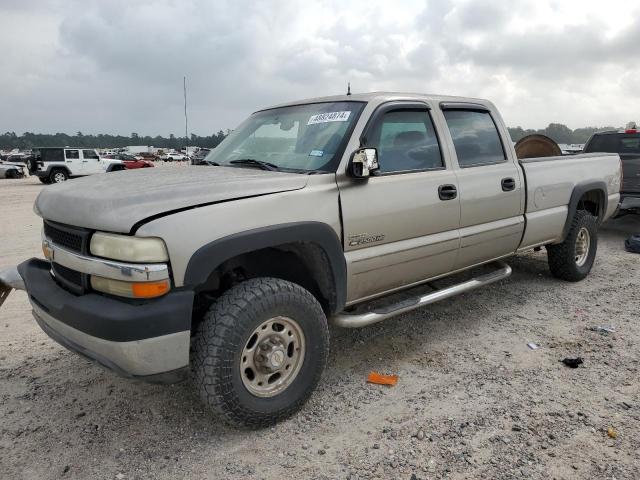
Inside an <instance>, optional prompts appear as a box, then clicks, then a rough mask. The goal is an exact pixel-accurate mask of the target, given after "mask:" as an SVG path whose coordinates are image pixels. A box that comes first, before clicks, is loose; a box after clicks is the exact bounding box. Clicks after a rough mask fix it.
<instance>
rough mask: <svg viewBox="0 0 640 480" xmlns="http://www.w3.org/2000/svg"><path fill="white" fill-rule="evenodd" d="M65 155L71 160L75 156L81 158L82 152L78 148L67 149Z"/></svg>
mask: <svg viewBox="0 0 640 480" xmlns="http://www.w3.org/2000/svg"><path fill="white" fill-rule="evenodd" d="M64 156H65V158H67V159H69V160H71V159H74V158H80V152H79V151H78V150H65V151H64Z"/></svg>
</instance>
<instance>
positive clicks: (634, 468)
mask: <svg viewBox="0 0 640 480" xmlns="http://www.w3.org/2000/svg"><path fill="white" fill-rule="evenodd" d="M41 188H43V187H42V185H41V184H40V183H39V182H38V181H37V180H35V179H27V180H15V181H12V180H2V181H0V205H1V207H0V208H1V209H0V268H3V267H6V266H9V265H12V264H15V263H16V262H19V261H21V260H23V259H26V258H27V257H30V256H34V255H38V254H39V251H40V245H39V244H40V225H41V223H40V220H39V219H38V218H37V217H36V215H35V214H34V213H33V211H32V204H33V201H34V199H35V197H36V195H37V194H38V192H39V191H40V189H41ZM45 188H47V187H45ZM633 232H640V220H639V219H638V218H631V217H627V218H623V219H619V220H616V221H615V222H611V223H609V224H608V225H606V226H605V227H604V228H603V229H602V231H601V236H600V245H599V253H598V258H597V261H596V265H595V267H594V271H593V272H592V274H591V276H590V277H589V278H588V279H587V280H585V281H583V282H581V283H577V284H569V283H563V282H560V281H558V280H555V279H553V278H552V277H551V276H550V275H549V273H548V270H547V265H546V256H545V254H544V252H539V253H532V254H528V255H521V256H518V257H516V258H514V259H513V260H512V261H511V262H510V263H511V265H512V266H513V268H514V275H513V276H512V277H511V278H510V279H509V280H508V281H504V282H502V283H499V284H496V285H493V286H491V287H488V288H487V289H484V290H478V291H475V292H472V293H469V294H465V295H463V296H461V297H458V298H455V299H451V300H448V301H444V302H442V303H439V304H436V305H434V306H432V307H430V308H428V309H425V310H421V311H418V312H416V313H412V314H408V315H404V316H402V317H399V318H397V319H394V320H390V321H387V322H385V323H382V324H379V325H376V326H373V327H369V328H366V329H362V330H357V331H346V330H339V329H332V331H331V334H332V348H331V356H330V359H329V364H328V368H327V371H326V372H325V375H324V377H323V380H322V382H321V385H320V388H319V389H318V391H317V392H316V394H315V395H314V396H313V398H312V400H311V401H310V402H309V403H308V404H307V406H306V407H305V408H304V409H303V410H302V412H301V413H300V414H298V415H297V416H295V417H293V418H291V419H290V420H288V421H286V422H284V423H282V424H279V425H277V426H275V427H273V428H270V429H267V430H263V431H259V432H248V431H238V430H233V429H230V428H227V427H225V426H223V425H221V423H220V422H219V421H218V420H217V419H216V418H214V417H213V416H211V415H210V414H209V413H208V412H206V411H205V410H204V409H203V408H202V406H201V405H200V403H199V401H198V399H197V398H196V397H195V395H194V394H193V393H192V392H191V390H190V388H189V385H188V383H185V384H179V385H173V386H154V385H146V384H143V383H138V382H134V381H130V380H125V379H121V378H119V377H116V376H115V375H113V374H111V373H110V372H107V371H105V370H103V369H101V368H100V367H98V366H95V365H93V364H91V363H89V362H88V361H86V360H84V359H82V358H80V357H78V356H77V355H75V354H72V353H70V352H68V351H66V350H65V349H63V348H62V347H60V346H58V345H57V344H56V343H54V342H53V341H52V340H50V339H49V338H48V337H47V336H46V335H45V334H44V333H43V332H42V331H41V330H40V329H39V328H38V326H37V325H36V323H35V321H34V320H33V319H32V317H31V314H30V309H29V304H28V301H27V297H26V295H25V293H24V292H18V293H14V294H12V296H11V297H10V298H9V300H8V301H7V303H6V304H5V306H4V307H3V308H2V309H1V310H0V329H1V330H0V331H1V332H2V334H1V335H0V418H1V419H2V423H1V425H0V478H3V479H5V478H6V479H18V478H22V479H35V478H38V479H48V478H65V479H66V478H77V479H89V478H99V479H114V478H117V479H135V478H141V479H146V478H160V479H175V478H195V479H227V478H229V479H240V478H255V479H280V478H296V479H307V478H309V479H334V478H351V479H355V478H360V479H362V478H393V479H396V478H399V479H407V480H409V479H432V478H451V479H457V478H497V479H502V478H534V479H538V478H539V479H548V478H558V479H560V478H564V479H572V478H580V479H592V478H597V479H599V478H608V479H613V478H616V479H637V478H640V457H639V454H638V452H639V451H640V381H639V380H638V373H639V368H640V363H639V359H640V351H639V346H640V319H639V316H638V312H639V311H640V292H639V289H638V285H639V284H640V256H638V255H634V254H629V253H626V252H625V251H624V249H623V240H624V238H626V237H627V236H628V235H629V234H630V233H633ZM596 325H611V326H613V327H615V333H612V334H602V333H597V332H594V331H591V330H589V327H592V326H596ZM529 342H535V343H537V344H539V345H540V348H539V349H538V350H531V349H529V348H528V347H527V343H529ZM567 356H581V357H582V358H583V359H584V365H582V366H581V367H579V368H577V369H570V368H567V367H566V366H564V365H563V364H562V363H560V360H561V359H563V358H564V357H567ZM370 370H377V371H381V372H383V373H396V374H398V375H399V376H400V381H399V383H398V385H397V386H396V387H393V388H390V387H381V386H375V385H368V384H367V383H365V379H366V375H367V373H368V372H369V371H370ZM609 427H611V428H613V429H615V431H616V432H617V438H615V439H614V438H609V436H608V435H607V429H608V428H609Z"/></svg>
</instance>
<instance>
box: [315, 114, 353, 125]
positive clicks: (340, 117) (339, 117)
mask: <svg viewBox="0 0 640 480" xmlns="http://www.w3.org/2000/svg"><path fill="white" fill-rule="evenodd" d="M349 115H351V112H348V111H347V112H327V113H319V114H318V115H312V116H311V118H310V119H309V121H308V122H307V125H313V124H315V123H327V122H346V121H347V120H349Z"/></svg>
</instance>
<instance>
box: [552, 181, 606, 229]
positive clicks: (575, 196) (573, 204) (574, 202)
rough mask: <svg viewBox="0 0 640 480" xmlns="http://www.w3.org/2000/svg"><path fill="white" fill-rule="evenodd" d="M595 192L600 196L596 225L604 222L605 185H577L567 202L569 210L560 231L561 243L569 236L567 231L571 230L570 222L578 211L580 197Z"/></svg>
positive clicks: (590, 183) (592, 183)
mask: <svg viewBox="0 0 640 480" xmlns="http://www.w3.org/2000/svg"><path fill="white" fill-rule="evenodd" d="M593 190H595V191H596V192H598V193H599V195H600V207H599V212H598V224H600V223H602V221H603V220H604V215H605V213H606V211H607V204H608V201H609V200H608V196H607V184H606V183H605V182H603V181H594V182H586V183H579V184H578V185H576V186H575V187H574V188H573V192H571V199H570V200H569V208H568V211H567V219H566V220H565V223H564V228H563V229H562V241H564V239H565V238H567V235H568V234H569V229H570V228H571V222H572V220H573V217H574V216H575V214H576V211H577V210H578V203H579V202H580V199H581V198H582V196H583V195H584V194H585V193H587V192H590V191H593Z"/></svg>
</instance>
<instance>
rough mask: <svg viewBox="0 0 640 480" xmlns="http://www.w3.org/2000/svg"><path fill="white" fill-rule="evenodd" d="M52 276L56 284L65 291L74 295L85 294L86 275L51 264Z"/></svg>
mask: <svg viewBox="0 0 640 480" xmlns="http://www.w3.org/2000/svg"><path fill="white" fill-rule="evenodd" d="M51 269H52V270H53V276H54V278H55V279H56V282H58V284H59V285H60V286H62V287H64V288H65V289H67V290H69V291H70V292H72V293H75V294H76V295H82V294H83V293H84V292H85V284H86V275H85V274H83V273H80V272H76V271H75V270H71V269H70V268H67V267H65V266H63V265H59V264H57V263H55V262H54V263H52V264H51Z"/></svg>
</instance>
